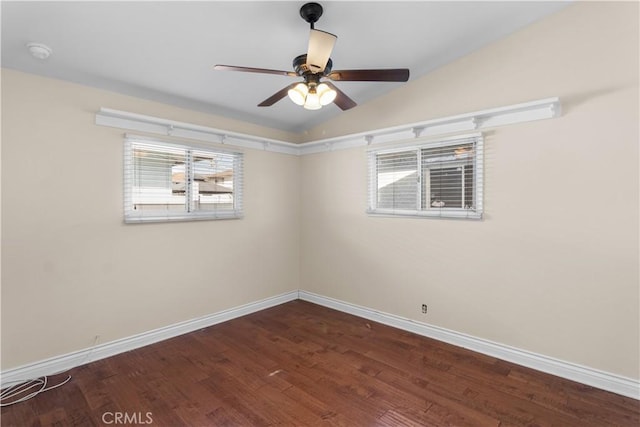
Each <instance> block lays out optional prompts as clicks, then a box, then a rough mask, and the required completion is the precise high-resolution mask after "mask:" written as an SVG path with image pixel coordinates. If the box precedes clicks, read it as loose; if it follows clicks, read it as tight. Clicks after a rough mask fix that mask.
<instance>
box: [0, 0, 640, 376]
mask: <svg viewBox="0 0 640 427" xmlns="http://www.w3.org/2000/svg"><path fill="white" fill-rule="evenodd" d="M548 96H560V97H561V100H562V104H563V109H564V115H563V116H562V117H561V118H558V119H554V120H548V121H540V122H532V123H526V124H520V125H513V126H506V127H503V128H497V129H493V130H489V131H488V132H487V133H486V159H485V170H486V178H485V212H486V217H485V219H484V220H483V221H453V220H434V219H407V218H376V217H369V216H367V215H366V214H365V213H364V212H365V208H366V176H367V171H366V156H365V151H364V149H350V150H345V151H336V152H331V153H322V154H315V155H309V156H304V157H301V158H297V157H293V156H288V155H281V154H274V153H268V152H263V151H255V150H246V164H245V166H246V167H245V173H246V192H245V207H246V218H245V219H243V220H232V221H208V222H194V223H179V224H145V225H124V224H123V223H122V133H123V132H122V131H120V130H117V129H112V128H106V127H100V126H96V125H95V124H94V115H95V112H96V111H97V110H98V108H100V107H103V106H104V107H109V108H115V109H121V110H126V111H132V112H137V113H141V114H146V115H152V116H158V117H165V118H171V119H174V120H180V121H185V122H190V123H197V124H202V125H206V126H211V127H216V128H221V129H229V130H233V131H237V132H243V133H250V134H256V135H261V136H265V137H270V138H275V139H283V140H290V141H296V140H299V139H300V138H306V139H307V140H314V139H320V138H326V137H331V136H337V135H343V134H348V133H353V132H359V131H365V130H369V129H375V128H381V127H386V126H393V125H401V124H406V123H411V122H416V121H422V120H427V119H431V118H438V117H443V116H447V115H453V114H460V113H465V112H469V111H474V110H480V109H485V108H491V107H497V106H502V105H508V104H512V103H519V102H525V101H529V100H534V99H539V98H543V97H548ZM639 113H640V111H639V108H638V4H637V3H624V4H622V3H606V4H602V3H579V4H576V5H573V6H570V7H568V8H567V9H566V10H564V11H562V12H560V13H558V14H556V15H554V16H551V17H549V18H547V19H545V20H544V21H542V22H540V23H537V24H534V25H532V26H530V27H529V28H527V29H525V30H524V31H521V32H519V33H516V34H514V35H512V36H511V37H508V38H507V39H504V40H502V41H500V42H498V43H495V44H493V45H491V46H489V47H486V48H484V49H482V50H481V51H479V52H477V53H474V54H472V55H469V56H467V57H465V58H462V59H460V60H458V61H456V62H454V63H452V64H450V65H448V66H446V67H443V68H441V69H439V70H436V71H435V72H434V73H432V74H430V75H429V76H427V77H425V78H422V79H417V80H415V81H412V82H410V83H408V84H407V85H406V86H404V87H402V88H401V89H400V90H398V91H395V92H394V93H391V94H389V95H387V96H385V97H384V98H382V99H380V100H378V101H375V102H372V103H371V104H368V105H362V106H360V107H359V108H356V109H354V110H351V111H349V112H345V113H343V114H341V115H340V116H339V117H338V118H336V119H334V120H332V121H330V122H328V123H325V124H323V125H321V126H318V127H317V128H315V129H313V130H311V131H310V132H308V133H307V134H306V135H304V136H300V135H288V134H285V133H283V132H278V131H274V130H271V129H265V128H260V127H257V126H253V125H249V124H245V123H241V122H237V121H232V120H229V119H224V118H221V117H214V116H210V115H206V114H201V113H196V112H193V111H187V110H182V109H178V108H174V107H170V106H166V105H162V104H158V103H153V102H149V101H143V100H140V99H135V98H130V97H126V96H123V95H118V94H114V93H109V92H105V91H100V90H95V89H90V88H87V87H83V86H78V85H73V84H68V83H63V82H60V81H55V80H49V79H44V78H40V77H35V76H31V75H26V74H22V73H18V72H14V71H7V70H3V74H2V369H3V370H5V369H9V368H12V367H16V366H18V365H22V364H25V363H29V362H34V361H39V360H42V359H44V358H47V357H51V356H56V355H61V354H64V353H67V352H70V351H74V350H79V349H83V348H87V347H89V346H90V345H91V344H92V343H93V339H94V337H95V336H96V335H100V341H99V342H100V343H103V342H109V341H112V340H115V339H118V338H123V337H127V336H130V335H133V334H136V333H140V332H145V331H148V330H151V329H154V328H159V327H162V326H166V325H169V324H172V323H175V322H179V321H182V320H187V319H192V318H194V317H198V316H201V315H206V314H210V313H214V312H217V311H220V310H223V309H227V308H230V307H234V306H237V305H240V304H243V303H247V302H251V301H256V300H259V299H261V298H265V297H269V296H273V295H277V294H280V293H282V292H286V291H290V290H294V289H298V288H302V289H305V290H309V291H313V292H317V293H319V294H322V295H326V296H329V297H334V298H338V299H342V300H345V301H348V302H352V303H355V304H359V305H364V306H367V307H370V308H373V309H377V310H381V311H385V312H389V313H393V314H396V315H399V316H404V317H407V318H411V319H416V320H419V321H425V322H427V323H430V324H433V325H438V326H442V327H445V328H449V329H452V330H455V331H458V332H462V333H467V334H471V335H474V336H476V337H480V338H484V339H488V340H493V341H496V342H499V343H503V344H507V345H512V346H515V347H518V348H522V349H527V350H531V351H534V352H537V353H541V354H544V355H548V356H552V357H557V358H560V359H563V360H567V361H570V362H574V363H578V364H583V365H586V366H590V367H593V368H596V369H602V370H604V371H608V372H611V373H616V374H620V375H624V376H628V377H631V378H636V379H637V378H638V377H639V372H638V365H639V359H638V346H639V336H640V331H639V326H638V325H639V320H640V319H639V313H640V308H639V299H640V295H639V289H638V287H639V284H638V283H639V277H638V271H639V262H638V258H639V249H638V233H639V227H638V222H639V215H638V204H639V197H638V193H639V188H638V187H639V185H638V181H639V174H638V154H639V153H638V141H639V135H638V114H639ZM265 177H268V179H266V178H265ZM79 178H80V179H79ZM77 194H81V195H82V196H78V195H77ZM43 205H44V206H48V208H47V209H42V208H41V207H42V206H43ZM423 302H425V303H427V304H428V305H429V313H428V314H427V315H426V316H423V315H422V314H420V304H422V303H423Z"/></svg>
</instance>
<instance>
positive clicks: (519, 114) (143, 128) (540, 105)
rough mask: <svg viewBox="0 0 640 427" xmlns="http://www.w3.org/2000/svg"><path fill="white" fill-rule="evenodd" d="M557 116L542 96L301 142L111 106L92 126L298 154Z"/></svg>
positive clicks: (555, 104) (556, 105) (556, 107)
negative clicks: (132, 111)
mask: <svg viewBox="0 0 640 427" xmlns="http://www.w3.org/2000/svg"><path fill="white" fill-rule="evenodd" d="M560 114H561V106H560V99H559V98H558V97H554V98H545V99H540V100H537V101H531V102H525V103H521V104H514V105H509V106H505V107H498V108H491V109H487V110H481V111H475V112H472V113H465V114H460V115H457V116H449V117H444V118H439V119H432V120H426V121H422V122H417V123H411V124H407V125H402V126H395V127H389V128H383V129H376V130H372V131H368V132H361V133H355V134H350V135H345V136H340V137H336V138H328V139H321V140H317V141H311V142H306V143H302V144H295V143H292V142H288V141H281V140H276V139H269V138H260V137H257V136H254V135H248V134H243V133H238V132H231V131H227V130H223V129H216V128H211V127H207V126H201V125H195V124H191V123H185V122H178V121H174V120H169V119H162V118H158V117H152V116H145V115H142V114H136V113H129V112H126V111H119V110H113V109H110V108H100V111H98V113H96V124H97V125H100V126H109V127H115V128H120V129H127V130H135V131H139V132H147V133H152V134H159V135H167V136H172V137H178V138H188V139H194V140H197V141H204V142H210V143H216V144H223V145H230V146H235V147H243V148H253V149H258V150H266V151H272V152H276V153H284V154H292V155H297V156H300V155H305V154H313V153H320V152H324V151H333V150H343V149H347V148H353V147H359V146H367V145H375V144H382V143H388V142H393V141H406V140H408V139H412V138H420V137H427V136H439V135H445V134H451V133H455V132H468V131H477V130H481V129H487V128H492V127H496V126H503V125H508V124H514V123H523V122H530V121H534V120H543V119H551V118H554V117H558V116H560Z"/></svg>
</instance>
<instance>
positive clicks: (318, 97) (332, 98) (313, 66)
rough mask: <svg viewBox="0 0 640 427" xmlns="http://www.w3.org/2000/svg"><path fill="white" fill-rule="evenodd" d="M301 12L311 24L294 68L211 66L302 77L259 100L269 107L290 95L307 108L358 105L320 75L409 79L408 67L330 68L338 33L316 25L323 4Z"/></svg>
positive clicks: (368, 79)
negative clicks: (304, 47)
mask: <svg viewBox="0 0 640 427" xmlns="http://www.w3.org/2000/svg"><path fill="white" fill-rule="evenodd" d="M300 16H301V17H302V19H304V20H305V21H306V22H308V23H309V24H310V26H311V33H310V35H309V47H308V49H307V53H306V54H302V55H299V56H297V57H296V58H294V60H293V69H294V71H281V70H269V69H265V68H251V67H238V66H233V65H216V66H215V67H214V69H215V70H227V71H243V72H247V73H262V74H277V75H284V76H289V77H302V78H303V79H304V81H303V82H297V83H292V84H290V85H289V86H287V87H285V88H283V89H281V90H279V91H278V92H276V93H274V94H273V95H271V96H270V97H269V98H267V99H265V100H264V101H262V102H261V103H260V104H258V107H269V106H271V105H273V104H275V103H276V102H278V101H280V100H281V99H282V98H284V97H285V96H287V95H289V98H291V100H292V101H293V102H295V103H296V104H298V105H301V106H303V107H304V108H306V109H308V110H317V109H319V108H322V107H323V106H324V105H328V104H330V103H332V102H333V103H335V104H336V105H337V106H338V107H340V109H342V110H348V109H350V108H353V107H355V106H356V105H357V104H356V102H355V101H354V100H353V99H351V98H349V97H348V96H347V95H346V94H345V93H344V92H342V91H341V90H340V89H338V88H337V87H336V86H335V85H334V84H333V83H331V82H328V81H321V79H323V78H326V79H329V80H333V81H351V82H406V81H407V80H409V69H407V68H394V69H377V70H338V71H332V66H333V62H332V61H331V58H330V56H331V52H332V51H333V47H334V45H335V43H336V40H337V39H338V37H337V36H335V35H333V34H331V33H327V32H326V31H321V30H316V29H315V26H314V24H315V23H316V22H317V21H318V19H320V16H322V6H321V5H320V4H318V3H306V4H305V5H303V6H302V7H301V8H300Z"/></svg>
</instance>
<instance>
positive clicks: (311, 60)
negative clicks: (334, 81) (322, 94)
mask: <svg viewBox="0 0 640 427" xmlns="http://www.w3.org/2000/svg"><path fill="white" fill-rule="evenodd" d="M337 39H338V37H337V36H335V35H333V34H331V33H327V32H326V31H320V30H315V29H312V30H311V33H310V34H309V48H308V49H307V66H308V67H309V69H310V70H311V71H312V72H313V73H321V72H322V71H324V68H325V67H326V65H327V61H328V60H329V57H330V56H331V51H333V46H334V45H335V44H336V40H337Z"/></svg>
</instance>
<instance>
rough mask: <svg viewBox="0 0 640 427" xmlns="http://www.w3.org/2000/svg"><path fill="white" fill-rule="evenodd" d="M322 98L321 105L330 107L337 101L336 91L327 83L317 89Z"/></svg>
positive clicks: (321, 84)
mask: <svg viewBox="0 0 640 427" xmlns="http://www.w3.org/2000/svg"><path fill="white" fill-rule="evenodd" d="M316 91H317V92H318V96H319V97H320V105H328V104H331V103H332V102H333V100H334V99H336V95H337V93H336V91H335V90H333V89H331V88H330V87H329V85H327V84H326V83H320V84H319V85H318V88H317V89H316Z"/></svg>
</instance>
